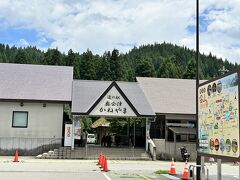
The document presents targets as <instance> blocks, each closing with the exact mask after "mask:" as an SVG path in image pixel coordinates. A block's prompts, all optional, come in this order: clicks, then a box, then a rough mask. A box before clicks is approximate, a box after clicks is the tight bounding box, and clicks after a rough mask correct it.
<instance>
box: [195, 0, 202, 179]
mask: <svg viewBox="0 0 240 180" xmlns="http://www.w3.org/2000/svg"><path fill="white" fill-rule="evenodd" d="M198 86H199V0H196V121H197V123H196V124H197V140H196V148H197V150H198ZM196 161H197V162H196V164H197V165H200V164H201V156H199V154H198V152H197V160H196ZM196 174H197V177H196V179H197V180H200V167H197V173H196Z"/></svg>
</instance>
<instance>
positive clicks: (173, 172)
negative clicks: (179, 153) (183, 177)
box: [169, 158, 177, 175]
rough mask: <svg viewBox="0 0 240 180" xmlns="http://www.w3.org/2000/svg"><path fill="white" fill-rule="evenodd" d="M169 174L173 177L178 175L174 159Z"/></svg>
mask: <svg viewBox="0 0 240 180" xmlns="http://www.w3.org/2000/svg"><path fill="white" fill-rule="evenodd" d="M169 174H171V175H176V174H177V173H176V169H175V165H174V159H173V158H172V162H171V168H170V172H169Z"/></svg>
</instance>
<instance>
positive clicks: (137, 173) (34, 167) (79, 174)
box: [0, 157, 239, 180]
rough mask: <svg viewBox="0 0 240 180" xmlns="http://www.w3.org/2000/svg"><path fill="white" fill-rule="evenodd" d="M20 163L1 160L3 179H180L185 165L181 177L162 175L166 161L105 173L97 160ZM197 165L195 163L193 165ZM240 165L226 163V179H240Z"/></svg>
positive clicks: (119, 164)
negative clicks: (160, 172)
mask: <svg viewBox="0 0 240 180" xmlns="http://www.w3.org/2000/svg"><path fill="white" fill-rule="evenodd" d="M19 159H20V162H19V163H13V162H12V157H0V174H1V176H0V179H1V180H5V179H6V180H16V179H17V180H28V179H29V180H66V179H71V180H79V179H81V180H85V179H86V180H106V179H107V180H118V179H119V180H120V179H121V180H122V179H124V180H135V179H140V180H141V179H143V180H151V179H179V177H180V176H181V174H182V172H183V169H184V163H182V162H177V163H175V167H176V171H177V174H178V176H176V177H173V176H168V175H158V174H155V173H154V172H155V171H157V170H160V169H161V170H167V169H169V168H170V162H166V161H112V160H109V161H108V167H109V170H110V171H109V172H106V173H104V172H102V171H101V170H100V169H99V167H98V166H97V165H96V161H94V160H47V159H45V160H40V159H34V158H33V157H20V158H19ZM190 164H194V163H190ZM238 169H239V167H238V166H233V165H232V164H223V165H222V173H223V175H224V176H223V178H222V179H226V180H228V179H229V180H230V179H231V180H232V179H233V180H234V179H235V180H236V179H239V177H238ZM209 172H210V179H216V174H217V167H216V165H215V164H214V165H211V166H210V165H209Z"/></svg>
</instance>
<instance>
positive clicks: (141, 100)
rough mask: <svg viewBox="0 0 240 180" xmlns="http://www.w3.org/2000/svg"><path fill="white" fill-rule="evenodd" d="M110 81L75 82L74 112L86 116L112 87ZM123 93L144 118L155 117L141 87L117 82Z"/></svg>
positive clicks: (133, 83)
mask: <svg viewBox="0 0 240 180" xmlns="http://www.w3.org/2000/svg"><path fill="white" fill-rule="evenodd" d="M111 83H112V82H110V81H94V80H89V81H88V80H74V81H73V97H72V112H73V113H79V114H86V113H87V112H88V110H89V109H90V108H91V107H92V106H93V104H94V103H95V102H96V101H97V99H98V98H99V97H100V96H101V95H102V94H103V93H104V91H105V90H106V89H107V88H108V87H109V86H110V85H111ZM116 83H117V85H118V86H119V87H120V88H121V90H122V91H123V93H124V94H125V95H126V97H127V98H128V99H129V101H130V102H131V103H132V105H133V106H134V107H135V109H136V110H137V112H138V113H139V114H140V115H143V116H146V115H147V116H155V113H154V112H153V110H152V108H151V106H150V104H149V103H148V101H147V98H146V97H145V95H144V93H143V91H142V89H141V87H140V86H139V84H138V83H135V82H116Z"/></svg>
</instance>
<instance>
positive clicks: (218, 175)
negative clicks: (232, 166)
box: [217, 159, 222, 180]
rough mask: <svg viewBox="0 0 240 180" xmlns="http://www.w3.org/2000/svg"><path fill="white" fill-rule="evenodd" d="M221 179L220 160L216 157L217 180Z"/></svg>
mask: <svg viewBox="0 0 240 180" xmlns="http://www.w3.org/2000/svg"><path fill="white" fill-rule="evenodd" d="M221 179H222V160H221V159H217V180H221Z"/></svg>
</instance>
